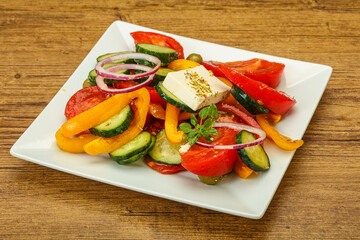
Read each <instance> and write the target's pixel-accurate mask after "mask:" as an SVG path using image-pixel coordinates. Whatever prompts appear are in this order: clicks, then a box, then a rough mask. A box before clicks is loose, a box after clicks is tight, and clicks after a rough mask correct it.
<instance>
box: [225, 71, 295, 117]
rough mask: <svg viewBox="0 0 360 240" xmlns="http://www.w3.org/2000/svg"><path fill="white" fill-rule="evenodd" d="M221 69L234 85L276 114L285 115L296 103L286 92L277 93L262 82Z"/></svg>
mask: <svg viewBox="0 0 360 240" xmlns="http://www.w3.org/2000/svg"><path fill="white" fill-rule="evenodd" d="M219 67H220V69H221V71H222V72H223V73H224V74H225V75H226V77H227V78H228V79H229V80H230V81H231V82H232V83H233V84H235V85H236V86H238V87H239V88H241V89H242V90H243V91H244V92H246V94H248V95H249V96H250V97H251V98H253V99H255V100H256V101H261V102H262V104H263V105H264V106H265V107H267V108H268V109H270V110H271V111H272V112H274V113H276V114H281V115H283V114H285V113H286V112H287V111H289V110H290V108H292V106H294V104H295V103H296V101H295V99H294V98H291V97H290V96H288V95H287V94H286V93H284V92H281V91H277V90H275V89H274V88H272V87H269V86H268V85H266V84H264V83H262V82H259V81H256V80H253V79H251V78H248V77H246V76H245V75H244V74H242V73H239V72H237V71H235V70H232V69H230V68H228V67H226V66H225V65H220V66H219Z"/></svg>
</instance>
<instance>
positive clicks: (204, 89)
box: [185, 70, 212, 97]
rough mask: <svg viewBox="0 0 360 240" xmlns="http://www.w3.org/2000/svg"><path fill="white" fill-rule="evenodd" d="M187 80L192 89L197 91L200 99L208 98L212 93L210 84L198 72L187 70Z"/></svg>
mask: <svg viewBox="0 0 360 240" xmlns="http://www.w3.org/2000/svg"><path fill="white" fill-rule="evenodd" d="M185 80H186V81H187V82H186V84H187V85H190V86H191V87H192V89H194V90H195V92H196V95H197V96H198V97H200V96H204V97H206V96H207V95H208V94H210V93H212V91H211V87H210V85H209V83H208V82H207V81H206V80H205V79H204V78H203V77H201V76H200V75H199V74H197V73H196V72H192V71H190V70H186V71H185Z"/></svg>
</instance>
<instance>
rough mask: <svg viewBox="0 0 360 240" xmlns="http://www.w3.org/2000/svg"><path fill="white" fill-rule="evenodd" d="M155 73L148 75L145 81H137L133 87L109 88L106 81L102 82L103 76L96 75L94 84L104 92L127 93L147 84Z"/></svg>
mask: <svg viewBox="0 0 360 240" xmlns="http://www.w3.org/2000/svg"><path fill="white" fill-rule="evenodd" d="M154 76H155V74H153V75H150V76H149V77H148V79H146V81H144V82H142V83H139V84H137V85H135V86H133V87H128V88H123V89H117V88H109V87H108V85H106V83H105V82H104V77H102V76H100V75H97V77H96V85H97V86H98V87H99V88H100V90H101V91H103V92H105V93H110V94H119V93H128V92H132V91H135V90H137V89H139V88H142V87H144V86H146V85H148V84H149V83H151V81H152V80H153V78H154Z"/></svg>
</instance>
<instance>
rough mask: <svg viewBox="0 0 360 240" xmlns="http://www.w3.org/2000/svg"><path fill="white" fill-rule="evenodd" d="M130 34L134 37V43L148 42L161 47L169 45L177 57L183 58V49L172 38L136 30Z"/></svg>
mask: <svg viewBox="0 0 360 240" xmlns="http://www.w3.org/2000/svg"><path fill="white" fill-rule="evenodd" d="M130 35H131V36H132V37H133V38H134V41H135V44H138V43H150V44H155V45H159V46H163V47H169V48H172V49H174V50H176V51H177V53H178V58H184V49H183V47H182V46H181V44H180V43H179V42H178V41H176V40H175V39H174V38H172V37H169V36H166V35H163V34H160V33H154V32H143V31H137V32H132V33H130Z"/></svg>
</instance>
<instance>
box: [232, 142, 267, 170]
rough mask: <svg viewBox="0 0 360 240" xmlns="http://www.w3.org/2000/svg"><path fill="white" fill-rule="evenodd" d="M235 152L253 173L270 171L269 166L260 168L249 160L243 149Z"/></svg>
mask: <svg viewBox="0 0 360 240" xmlns="http://www.w3.org/2000/svg"><path fill="white" fill-rule="evenodd" d="M237 152H238V154H239V156H240V159H241V161H242V162H243V163H244V164H245V165H246V166H248V167H249V168H250V169H252V170H254V171H255V172H265V171H267V170H269V169H270V164H269V168H262V167H259V166H258V165H256V164H255V163H254V162H253V161H251V159H250V158H249V157H248V155H247V154H246V152H245V150H244V149H243V148H240V149H237Z"/></svg>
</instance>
